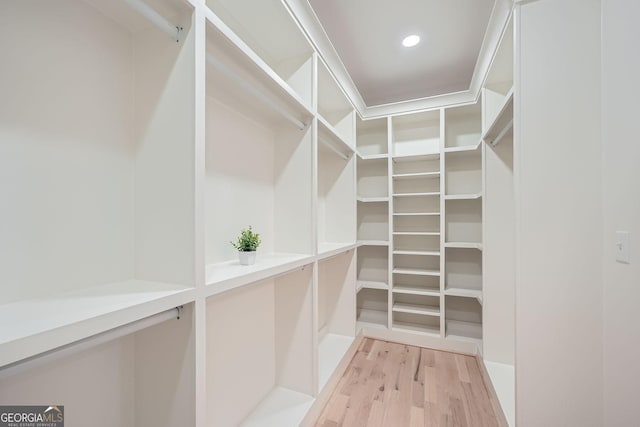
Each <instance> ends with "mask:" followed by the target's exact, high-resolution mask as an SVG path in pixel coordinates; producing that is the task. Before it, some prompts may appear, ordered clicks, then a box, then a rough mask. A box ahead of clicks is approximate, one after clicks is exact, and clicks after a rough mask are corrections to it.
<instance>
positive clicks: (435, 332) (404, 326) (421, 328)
mask: <svg viewBox="0 0 640 427" xmlns="http://www.w3.org/2000/svg"><path fill="white" fill-rule="evenodd" d="M391 329H392V330H394V331H398V332H410V333H413V334H420V335H427V336H430V337H439V336H440V327H436V326H427V325H420V324H416V323H411V322H400V321H397V320H394V321H393V326H392V327H391Z"/></svg>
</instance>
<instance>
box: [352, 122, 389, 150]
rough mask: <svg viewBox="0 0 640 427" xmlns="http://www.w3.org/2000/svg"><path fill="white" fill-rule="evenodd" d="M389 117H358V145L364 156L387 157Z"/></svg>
mask: <svg viewBox="0 0 640 427" xmlns="http://www.w3.org/2000/svg"><path fill="white" fill-rule="evenodd" d="M387 140H388V130H387V119H386V118H383V119H373V120H362V119H360V118H359V117H356V147H357V149H358V153H359V154H358V155H359V156H360V157H361V158H362V159H365V158H386V157H387V153H388V143H387Z"/></svg>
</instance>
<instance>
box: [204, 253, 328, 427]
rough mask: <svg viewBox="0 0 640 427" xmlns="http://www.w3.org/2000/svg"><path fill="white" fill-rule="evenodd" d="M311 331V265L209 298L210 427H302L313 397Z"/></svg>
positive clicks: (208, 371)
mask: <svg viewBox="0 0 640 427" xmlns="http://www.w3.org/2000/svg"><path fill="white" fill-rule="evenodd" d="M239 313H245V315H244V316H243V315H240V316H239ZM249 314H250V315H249ZM312 325H313V264H311V265H308V266H306V267H305V268H304V269H298V270H296V271H294V272H289V273H288V274H285V275H281V276H279V277H277V278H273V279H268V280H264V281H261V282H257V283H255V284H252V285H251V286H245V287H243V288H240V289H237V290H235V291H233V292H227V293H224V294H221V295H216V296H213V297H210V298H209V299H208V300H207V362H208V366H207V410H208V416H207V419H208V420H209V422H211V423H212V424H216V425H240V424H241V423H246V424H247V425H251V424H254V423H257V422H264V421H265V419H264V418H263V417H265V416H266V417H267V419H270V420H272V422H276V420H279V424H280V425H283V424H282V423H283V422H285V421H291V420H294V419H295V422H296V424H297V423H299V422H300V421H301V420H302V418H303V417H304V415H305V413H306V409H308V407H310V406H311V403H312V401H313V397H312V396H313V395H314V393H315V390H314V388H313V385H314V376H313V359H314V356H313V354H314V342H313V335H312V334H309V330H310V329H311V328H312ZM221 349H224V351H221ZM276 408H277V411H274V409H276ZM305 408H306V409H305Z"/></svg>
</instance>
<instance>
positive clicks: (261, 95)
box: [207, 53, 307, 130]
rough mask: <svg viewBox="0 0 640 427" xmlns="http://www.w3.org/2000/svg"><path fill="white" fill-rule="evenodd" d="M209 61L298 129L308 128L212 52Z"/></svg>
mask: <svg viewBox="0 0 640 427" xmlns="http://www.w3.org/2000/svg"><path fill="white" fill-rule="evenodd" d="M207 63H208V64H209V65H211V66H212V67H214V68H216V69H217V70H218V71H220V72H221V73H222V74H224V75H225V76H227V78H229V79H230V80H233V81H234V82H235V83H237V84H238V86H240V87H241V88H242V89H244V90H245V91H246V92H248V93H250V94H251V95H253V96H254V97H255V98H257V99H258V100H259V101H261V102H262V103H263V104H265V105H267V106H269V107H270V108H272V109H273V110H274V111H276V112H277V113H278V114H280V115H281V116H282V117H284V118H285V119H287V120H288V121H290V122H291V123H293V124H294V125H295V126H296V127H297V128H298V129H300V130H304V129H306V127H307V125H306V124H304V123H303V122H302V121H301V120H298V119H297V118H296V117H294V116H293V115H292V114H291V113H290V112H288V111H287V110H285V109H284V108H282V107H281V106H280V105H279V104H278V103H276V102H274V101H273V100H272V99H271V98H269V97H267V96H266V95H265V94H264V93H263V92H262V91H261V90H259V89H257V88H256V87H255V86H253V85H252V84H251V83H249V82H248V81H246V80H245V79H243V78H242V77H240V76H239V75H238V74H237V73H235V72H234V71H233V70H232V69H231V68H230V67H228V66H227V65H225V64H224V63H222V62H221V61H218V60H217V59H216V58H215V57H214V56H213V55H211V54H210V53H207Z"/></svg>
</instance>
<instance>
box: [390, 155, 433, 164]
mask: <svg viewBox="0 0 640 427" xmlns="http://www.w3.org/2000/svg"><path fill="white" fill-rule="evenodd" d="M439 158H440V153H425V154H411V155H399V156H393V161H394V162H395V163H399V162H421V161H425V160H437V159H439Z"/></svg>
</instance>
